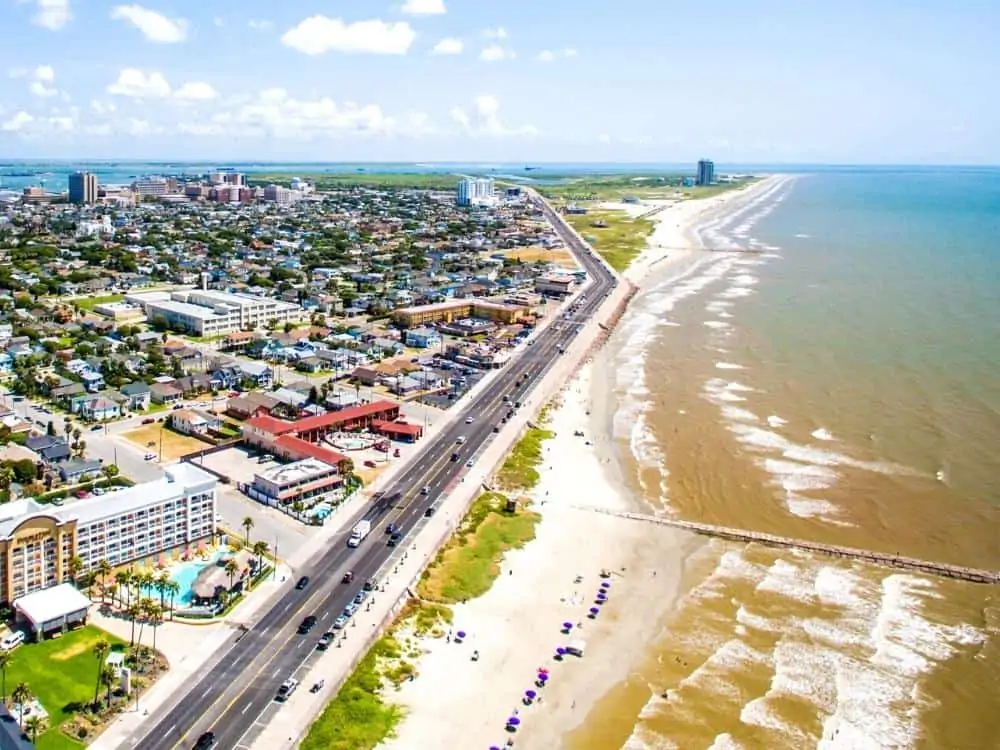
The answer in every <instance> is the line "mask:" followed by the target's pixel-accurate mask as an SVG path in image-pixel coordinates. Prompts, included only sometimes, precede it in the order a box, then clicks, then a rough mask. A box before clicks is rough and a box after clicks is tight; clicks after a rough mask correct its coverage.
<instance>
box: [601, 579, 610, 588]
mask: <svg viewBox="0 0 1000 750" xmlns="http://www.w3.org/2000/svg"><path fill="white" fill-rule="evenodd" d="M601 588H602V589H609V588H611V581H601Z"/></svg>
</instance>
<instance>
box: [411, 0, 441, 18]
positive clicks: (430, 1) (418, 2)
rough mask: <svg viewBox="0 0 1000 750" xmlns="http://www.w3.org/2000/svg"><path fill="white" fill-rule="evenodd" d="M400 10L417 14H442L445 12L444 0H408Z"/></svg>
mask: <svg viewBox="0 0 1000 750" xmlns="http://www.w3.org/2000/svg"><path fill="white" fill-rule="evenodd" d="M400 10H402V11H403V12H404V13H412V14H413V15H415V16H433V15H440V14H441V13H444V12H445V7H444V0H406V2H405V3H403V7H402V8H400Z"/></svg>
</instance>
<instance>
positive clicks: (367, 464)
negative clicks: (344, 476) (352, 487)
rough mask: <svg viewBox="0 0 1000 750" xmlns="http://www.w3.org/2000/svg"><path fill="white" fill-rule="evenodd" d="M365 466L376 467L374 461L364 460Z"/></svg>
mask: <svg viewBox="0 0 1000 750" xmlns="http://www.w3.org/2000/svg"><path fill="white" fill-rule="evenodd" d="M365 466H367V467H368V468H369V469H374V468H376V464H375V462H374V461H365Z"/></svg>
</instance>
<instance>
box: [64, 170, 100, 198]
mask: <svg viewBox="0 0 1000 750" xmlns="http://www.w3.org/2000/svg"><path fill="white" fill-rule="evenodd" d="M69 202H70V203H82V204H84V205H90V204H93V203H96V202H97V175H96V174H94V173H93V172H74V173H73V174H71V175H70V176H69Z"/></svg>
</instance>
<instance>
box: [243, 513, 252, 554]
mask: <svg viewBox="0 0 1000 750" xmlns="http://www.w3.org/2000/svg"><path fill="white" fill-rule="evenodd" d="M240 526H242V527H243V541H245V542H246V545H247V547H249V546H250V529H252V528H253V519H252V518H250V516H247V517H246V518H244V519H243V522H242V523H240Z"/></svg>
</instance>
